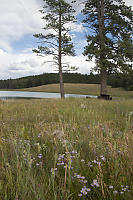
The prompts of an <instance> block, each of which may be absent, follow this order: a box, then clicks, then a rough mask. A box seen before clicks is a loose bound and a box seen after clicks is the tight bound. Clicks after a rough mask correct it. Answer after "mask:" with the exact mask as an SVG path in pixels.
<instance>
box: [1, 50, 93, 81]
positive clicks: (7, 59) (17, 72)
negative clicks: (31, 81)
mask: <svg viewBox="0 0 133 200" xmlns="http://www.w3.org/2000/svg"><path fill="white" fill-rule="evenodd" d="M0 60H1V62H0V72H1V73H0V79H8V78H16V77H23V76H28V75H35V74H41V73H45V72H55V66H53V63H49V62H48V63H47V62H46V63H44V62H45V61H51V60H52V57H51V56H47V57H43V58H42V57H38V56H36V55H35V54H31V53H20V54H13V53H7V52H5V51H3V50H1V49H0ZM64 62H67V63H69V64H70V66H76V67H78V68H79V69H78V71H77V72H80V73H85V74H88V73H89V71H90V68H91V67H94V62H91V63H89V62H87V61H85V57H84V56H83V55H81V56H75V57H65V60H64Z"/></svg>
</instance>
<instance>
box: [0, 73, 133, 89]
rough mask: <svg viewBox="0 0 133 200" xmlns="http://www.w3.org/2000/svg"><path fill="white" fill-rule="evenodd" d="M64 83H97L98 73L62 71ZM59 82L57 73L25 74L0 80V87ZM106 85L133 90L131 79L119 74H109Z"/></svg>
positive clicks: (34, 85)
mask: <svg viewBox="0 0 133 200" xmlns="http://www.w3.org/2000/svg"><path fill="white" fill-rule="evenodd" d="M63 79H64V83H86V84H99V83H100V76H99V74H95V75H94V74H93V73H90V75H87V74H79V73H64V74H63ZM53 83H59V75H58V74H57V73H44V74H40V75H34V76H26V77H22V78H17V79H8V80H0V89H21V88H29V87H36V86H40V85H46V84H53ZM108 85H111V86H112V87H123V88H125V89H127V90H133V79H132V78H130V77H128V76H124V75H121V74H111V75H109V76H108Z"/></svg>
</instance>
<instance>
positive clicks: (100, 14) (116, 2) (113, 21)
mask: <svg viewBox="0 0 133 200" xmlns="http://www.w3.org/2000/svg"><path fill="white" fill-rule="evenodd" d="M82 13H83V14H84V20H83V23H84V25H85V27H88V28H89V31H88V35H87V42H88V45H87V46H86V47H85V50H84V55H86V56H88V60H92V58H95V60H96V68H95V69H96V70H97V71H99V72H100V76H101V88H100V96H103V95H106V94H107V73H109V72H112V71H117V70H118V71H125V70H128V69H129V68H132V62H133V43H132V30H133V29H132V28H133V27H132V19H133V12H132V10H131V7H128V6H126V5H125V3H124V1H123V0H87V1H85V7H84V9H83V11H82Z"/></svg>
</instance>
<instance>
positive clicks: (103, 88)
mask: <svg viewBox="0 0 133 200" xmlns="http://www.w3.org/2000/svg"><path fill="white" fill-rule="evenodd" d="M98 22H99V42H100V60H99V66H100V77H101V88H100V95H106V94H107V72H106V66H104V59H105V56H104V51H105V50H104V45H105V44H104V37H105V36H104V28H105V27H104V0H99V1H98Z"/></svg>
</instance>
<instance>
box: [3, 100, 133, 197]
mask: <svg viewBox="0 0 133 200" xmlns="http://www.w3.org/2000/svg"><path fill="white" fill-rule="evenodd" d="M0 199H1V200H78V199H79V200H80V199H81V200H82V199H83V200H103V199H105V200H132V199H133V100H132V99H127V100H118V101H104V100H97V99H95V100H94V99H74V98H71V99H65V100H60V99H42V100H7V101H0Z"/></svg>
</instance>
